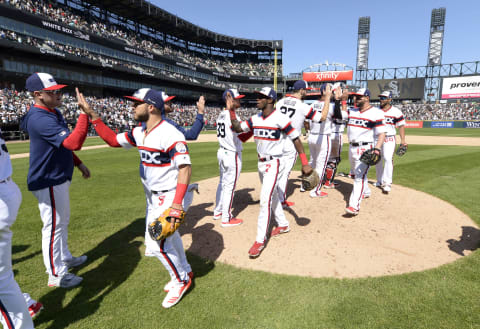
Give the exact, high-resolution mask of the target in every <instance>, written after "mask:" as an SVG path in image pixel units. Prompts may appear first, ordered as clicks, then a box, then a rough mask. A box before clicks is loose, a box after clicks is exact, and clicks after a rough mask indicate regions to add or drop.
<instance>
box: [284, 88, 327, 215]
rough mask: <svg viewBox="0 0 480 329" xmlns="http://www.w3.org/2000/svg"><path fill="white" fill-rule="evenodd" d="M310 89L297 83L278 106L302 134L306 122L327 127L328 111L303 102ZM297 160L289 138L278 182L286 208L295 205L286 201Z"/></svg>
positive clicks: (295, 151)
mask: <svg viewBox="0 0 480 329" xmlns="http://www.w3.org/2000/svg"><path fill="white" fill-rule="evenodd" d="M308 89H310V88H309V87H308V83H307V82H306V81H304V80H298V81H295V83H294V84H293V94H287V95H286V96H285V97H284V98H282V99H281V100H279V101H278V102H277V104H276V108H277V109H278V110H279V111H280V112H281V113H282V114H284V115H285V116H287V117H288V119H289V120H290V121H291V122H292V127H293V128H294V129H295V130H297V131H298V132H299V133H301V131H302V127H303V125H304V122H305V120H310V121H311V122H312V124H317V125H321V124H323V125H325V122H326V119H327V117H328V113H327V112H328V111H323V112H322V110H321V109H320V111H318V110H319V108H314V107H313V106H310V105H308V104H306V103H304V102H303V101H302V99H303V98H305V96H306V95H307V90H308ZM328 93H329V95H330V94H331V90H330V87H329V89H328ZM328 97H330V96H328ZM332 109H333V108H332ZM312 124H311V126H312ZM327 125H329V124H327ZM296 160H297V150H296V148H295V145H294V144H293V142H292V141H291V140H290V139H288V138H287V139H285V145H284V147H283V156H282V161H283V163H284V166H285V170H284V171H283V173H282V174H281V175H280V178H279V181H278V197H279V199H280V202H281V203H282V206H283V207H284V208H285V207H290V206H293V205H294V204H293V202H289V201H287V200H286V191H287V183H288V177H289V175H290V172H291V171H292V169H293V166H294V165H295V162H296ZM310 165H311V166H312V167H313V168H315V167H314V165H313V164H312V162H310ZM320 177H322V176H320ZM312 191H313V190H312Z"/></svg>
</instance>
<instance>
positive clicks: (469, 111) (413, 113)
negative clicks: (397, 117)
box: [396, 102, 480, 121]
mask: <svg viewBox="0 0 480 329" xmlns="http://www.w3.org/2000/svg"><path fill="white" fill-rule="evenodd" d="M396 106H398V108H399V109H400V110H401V111H402V112H403V114H404V115H405V117H406V118H407V119H408V120H421V121H437V120H480V103H473V102H472V103H458V104H457V103H442V104H399V105H396Z"/></svg>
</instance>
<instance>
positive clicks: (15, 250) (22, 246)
mask: <svg viewBox="0 0 480 329" xmlns="http://www.w3.org/2000/svg"><path fill="white" fill-rule="evenodd" d="M28 248H30V245H27V244H17V245H14V246H12V255H15V254H16V253H18V252H24V251H25V250H27V249H28Z"/></svg>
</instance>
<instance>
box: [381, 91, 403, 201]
mask: <svg viewBox="0 0 480 329" xmlns="http://www.w3.org/2000/svg"><path fill="white" fill-rule="evenodd" d="M379 98H380V108H381V109H382V111H383V112H384V113H385V126H386V128H387V131H386V135H385V142H384V143H383V145H382V149H381V150H382V159H381V161H380V162H379V163H377V164H376V166H375V169H376V172H377V182H376V183H375V186H377V187H382V189H383V192H384V193H389V192H390V191H391V190H392V178H393V154H394V153H395V146H396V141H395V135H396V134H397V130H396V128H397V127H398V131H399V133H400V140H401V143H402V144H406V143H405V117H404V116H403V113H402V111H400V109H399V108H398V107H395V106H392V104H391V102H392V92H391V91H384V92H383V93H381V94H380V95H379Z"/></svg>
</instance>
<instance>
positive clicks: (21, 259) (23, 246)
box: [12, 244, 42, 265]
mask: <svg viewBox="0 0 480 329" xmlns="http://www.w3.org/2000/svg"><path fill="white" fill-rule="evenodd" d="M28 248H30V245H26V244H17V245H14V246H12V265H15V264H18V263H21V262H24V261H26V260H29V259H31V258H33V257H35V256H37V255H39V254H41V253H42V250H37V251H34V252H32V253H30V254H28V255H26V256H23V257H19V258H13V256H14V255H15V254H17V253H21V252H24V251H25V250H27V249H28Z"/></svg>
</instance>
